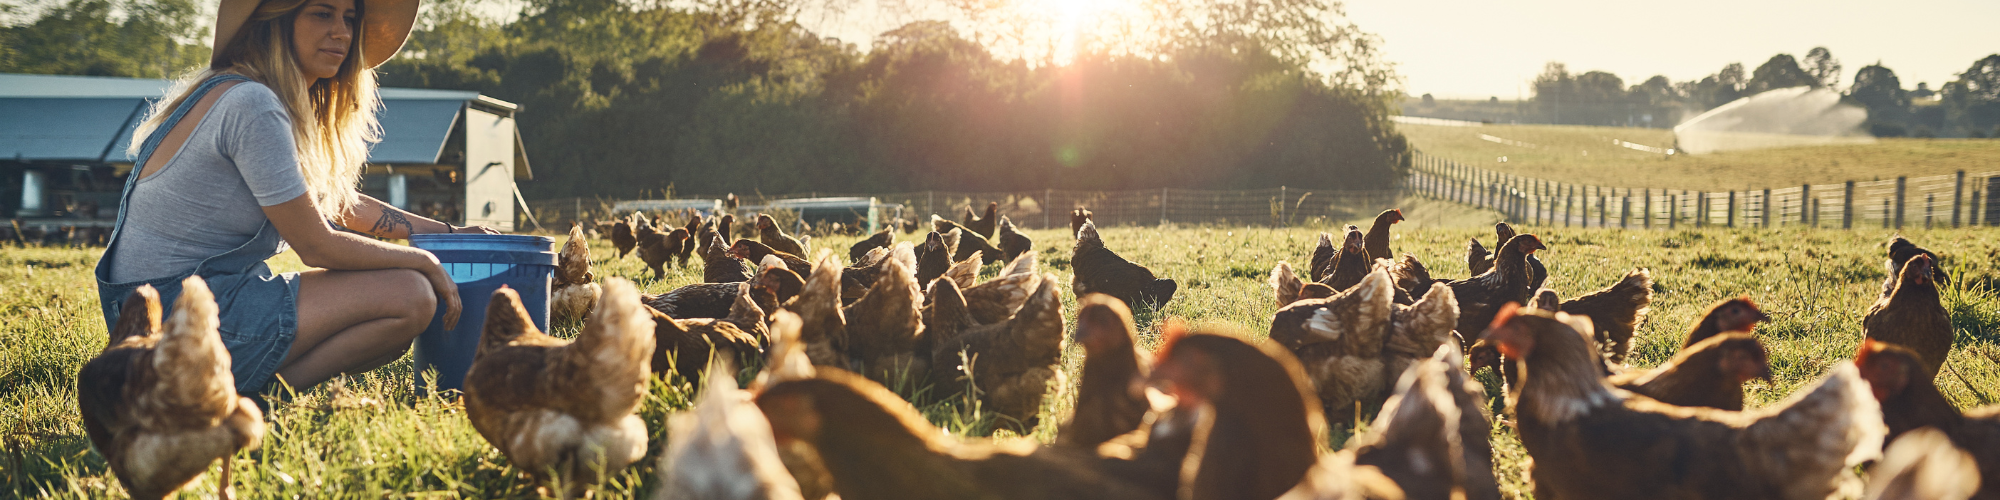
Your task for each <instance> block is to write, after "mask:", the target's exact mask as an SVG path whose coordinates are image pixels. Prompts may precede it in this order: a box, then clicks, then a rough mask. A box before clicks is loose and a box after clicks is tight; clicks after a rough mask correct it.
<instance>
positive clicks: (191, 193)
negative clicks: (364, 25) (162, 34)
mask: <svg viewBox="0 0 2000 500" xmlns="http://www.w3.org/2000/svg"><path fill="white" fill-rule="evenodd" d="M291 123H292V120H291V118H290V115H289V114H288V113H286V112H285V107H284V105H283V104H281V103H280V102H279V101H278V96H277V94H274V93H272V92H271V89H270V88H269V87H265V86H264V85H263V84H259V83H255V82H244V83H241V84H237V85H236V86H233V87H230V88H229V89H227V90H226V91H224V92H223V94H222V95H221V96H220V97H217V98H216V100H215V104H214V105H213V106H211V107H210V108H209V110H208V113H207V114H205V115H203V116H202V117H201V122H200V123H199V124H198V125H196V127H195V129H194V132H193V133H192V134H189V135H188V139H187V142H186V143H183V144H182V146H181V149H180V151H178V152H175V151H166V150H158V151H154V152H153V154H154V155H155V156H158V155H165V154H172V155H173V159H172V160H169V161H168V162H167V163H166V164H165V165H163V166H161V167H160V169H159V170H158V171H155V172H153V174H152V175H150V176H147V177H145V178H142V179H140V180H139V185H138V186H135V187H133V188H132V198H131V200H129V201H128V202H127V205H126V207H125V226H124V228H123V229H121V231H123V232H122V233H121V234H119V235H118V248H117V249H116V251H115V252H114V255H110V256H107V258H110V259H112V261H111V262H112V267H111V279H112V280H113V281H117V282H120V283H128V282H133V281H140V280H149V279H155V278H163V277H169V276H176V275H180V274H186V273H188V272H192V271H194V269H195V266H197V265H199V264H201V261H203V260H206V259H208V258H209V257H214V256H216V255H221V254H222V253H223V252H228V251H229V250H231V249H234V248H236V247H239V246H242V245H243V244H244V243H248V242H249V241H250V239H251V238H252V237H254V236H256V235H257V230H258V229H259V228H261V227H263V225H264V222H265V221H266V220H268V219H267V218H265V217H264V210H263V207H267V206H271V205H276V204H279V203H284V202H287V201H292V200H293V199H295V198H298V197H299V196H301V195H304V194H306V180H305V175H304V174H303V173H300V172H299V159H298V153H297V150H296V149H294V142H293V141H292V126H291ZM142 168H144V166H143V165H141V166H138V167H136V168H135V170H134V171H133V174H132V175H139V173H140V170H138V169H142Z"/></svg>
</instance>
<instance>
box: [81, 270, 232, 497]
mask: <svg viewBox="0 0 2000 500" xmlns="http://www.w3.org/2000/svg"><path fill="white" fill-rule="evenodd" d="M121 311H122V312H121V313H119V316H118V323H117V324H115V325H112V327H111V337H110V340H109V342H108V343H107V344H106V345H105V346H104V350H103V351H101V352H99V353H98V354H97V356H96V357H94V358H91V360H90V361H88V362H85V363H84V364H83V368H82V369H81V370H79V371H78V372H77V375H76V383H77V386H76V398H77V400H76V403H77V410H78V412H79V413H80V414H82V417H83V429H84V432H85V434H87V435H89V436H90V444H91V445H92V446H93V447H95V448H96V449H97V452H98V453H100V454H103V455H104V461H105V463H106V464H107V465H108V466H109V467H110V468H111V472H112V474H113V475H115V476H117V477H118V482H119V483H120V484H123V485H124V486H125V491H126V492H127V494H129V495H131V496H132V498H138V499H147V500H151V499H160V498H166V497H168V496H170V495H173V494H174V492H176V491H178V490H180V489H181V488H182V487H185V486H187V485H188V484H190V483H193V482H194V480H195V479H196V478H198V477H200V476H201V474H202V472H204V471H207V470H208V467H209V465H210V464H213V463H215V461H216V459H221V460H222V477H221V478H220V480H219V483H220V486H219V489H220V490H221V496H222V497H223V498H229V497H230V492H231V487H232V486H231V484H232V483H231V482H230V479H229V471H230V468H231V462H232V460H231V458H230V457H231V456H233V455H235V454H236V452H237V451H240V450H248V449H255V448H257V447H258V445H259V444H260V443H261V441H262V440H263V437H264V415H263V413H262V412H260V411H258V410H257V405H256V404H254V403H252V402H251V401H250V399H249V398H244V397H242V396H238V395H236V382H235V378H234V377H232V376H231V375H230V373H229V364H230V358H229V351H228V350H227V349H225V348H224V346H223V344H222V337H221V333H220V332H219V330H218V326H219V325H220V321H219V320H218V319H217V316H216V314H217V309H216V304H215V295H214V294H213V293H211V292H209V289H208V285H207V283H206V282H204V281H202V279H201V278H200V277H190V278H188V279H186V280H184V281H182V282H181V295H180V297H179V298H177V299H175V300H174V309H173V312H174V314H173V316H172V317H171V318H170V319H171V321H169V322H168V323H167V325H166V327H165V328H161V324H160V320H161V316H160V296H159V292H157V291H155V290H154V289H153V287H152V286H150V285H148V286H142V287H140V288H139V289H138V290H134V291H133V292H132V294H131V295H128V296H126V298H125V303H124V305H123V309H121Z"/></svg>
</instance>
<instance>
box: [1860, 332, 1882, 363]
mask: <svg viewBox="0 0 2000 500" xmlns="http://www.w3.org/2000/svg"><path fill="white" fill-rule="evenodd" d="M1888 345H1889V344H1887V343H1884V342H1882V341H1879V340H1875V339H1871V338H1867V337H1862V338H1861V348H1860V349H1856V350H1855V351H1854V365H1855V366H1868V357H1869V355H1872V354H1875V353H1878V352H1882V350H1883V349H1886V348H1887V346H1888Z"/></svg>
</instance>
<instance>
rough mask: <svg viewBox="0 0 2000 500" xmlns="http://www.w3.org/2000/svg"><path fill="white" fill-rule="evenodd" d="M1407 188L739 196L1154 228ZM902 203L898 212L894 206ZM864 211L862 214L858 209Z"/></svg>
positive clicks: (552, 205) (1366, 211) (1310, 208)
mask: <svg viewBox="0 0 2000 500" xmlns="http://www.w3.org/2000/svg"><path fill="white" fill-rule="evenodd" d="M1403 194H1404V191H1403V190H1401V189H1385V190H1334V189H1300V188H1295V187H1278V188H1270V189H1243V190H1202V189H1143V190H1130V191H1072V190H1057V189H1043V190H1039V191H989V192H965V191H917V192H908V193H796V194H789V195H743V194H738V195H737V197H738V204H739V207H741V209H740V210H739V211H741V212H743V213H739V214H738V217H742V216H745V215H749V214H750V211H751V210H753V207H759V206H763V205H767V204H770V203H771V202H774V201H778V200H796V199H801V198H830V197H867V198H874V199H875V200H876V201H877V202H879V203H881V204H886V205H891V210H890V211H889V213H884V214H882V215H883V217H884V218H885V219H893V218H895V217H898V216H900V217H902V218H904V219H906V220H911V221H916V222H919V223H923V222H925V221H928V220H929V219H930V215H931V214H938V215H940V216H943V217H946V218H949V219H953V220H957V219H959V218H960V216H961V215H962V214H963V213H964V211H965V210H966V209H968V208H970V209H974V210H982V211H983V210H985V208H986V207H985V204H986V203H987V202H994V203H999V204H1000V207H999V210H998V213H999V214H1000V215H1005V216H1007V217H1008V218H1010V219H1012V220H1013V221H1014V224H1016V225H1018V226H1021V227H1024V228H1043V229H1047V228H1057V227H1068V226H1069V212H1070V210H1072V209H1075V208H1088V209H1090V211H1091V216H1092V220H1094V221H1095V222H1096V223H1097V224H1099V225H1104V226H1133V225H1136V226H1152V225H1159V224H1166V223H1174V224H1225V225H1256V226H1287V225H1292V224H1305V223H1309V222H1312V221H1315V220H1322V221H1323V220H1335V221H1342V220H1353V219H1356V218H1360V217H1366V216H1371V215H1374V214H1375V213H1376V212H1379V211H1381V210H1383V209H1387V208H1393V207H1395V205H1396V200H1397V199H1398V198H1399V197H1400V196H1402V195H1403ZM724 196H725V195H675V198H678V199H721V198H723V197H724ZM618 201H619V200H609V199H600V198H560V199H549V200H538V201H531V202H528V206H529V208H530V209H532V210H533V212H534V213H535V216H536V217H538V218H540V219H541V220H542V221H544V223H545V224H553V225H551V226H550V227H549V229H557V228H559V227H561V226H562V225H563V224H567V222H568V221H593V220H608V219H610V218H612V217H614V216H613V215H612V213H613V211H614V210H613V208H612V207H614V206H615V205H617V202H618ZM896 206H899V207H900V208H901V211H900V213H896V211H895V210H894V207H896ZM855 216H857V217H858V216H860V214H858V213H857V214H855Z"/></svg>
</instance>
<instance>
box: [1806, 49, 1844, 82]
mask: <svg viewBox="0 0 2000 500" xmlns="http://www.w3.org/2000/svg"><path fill="white" fill-rule="evenodd" d="M1803 64H1804V65H1805V70H1806V74H1809V75H1812V77H1813V81H1815V82H1818V83H1816V84H1814V85H1813V87H1814V88H1819V87H1827V88H1838V87H1840V60H1839V59H1834V58H1833V51H1831V50H1827V49H1826V47H1813V48H1812V50H1811V51H1807V52H1806V59H1805V61H1803Z"/></svg>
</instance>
